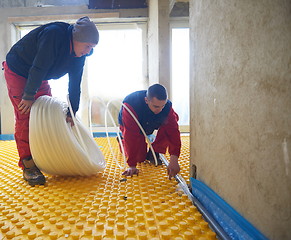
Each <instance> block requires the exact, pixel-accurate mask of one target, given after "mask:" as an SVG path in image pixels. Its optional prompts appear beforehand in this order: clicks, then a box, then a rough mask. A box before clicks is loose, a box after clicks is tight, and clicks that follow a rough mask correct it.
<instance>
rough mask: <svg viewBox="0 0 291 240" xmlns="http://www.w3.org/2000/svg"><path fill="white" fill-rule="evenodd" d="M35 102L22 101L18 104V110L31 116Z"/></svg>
mask: <svg viewBox="0 0 291 240" xmlns="http://www.w3.org/2000/svg"><path fill="white" fill-rule="evenodd" d="M33 102H34V100H24V99H22V100H21V102H20V103H19V104H18V109H19V111H21V114H29V112H30V109H31V106H32V104H33Z"/></svg>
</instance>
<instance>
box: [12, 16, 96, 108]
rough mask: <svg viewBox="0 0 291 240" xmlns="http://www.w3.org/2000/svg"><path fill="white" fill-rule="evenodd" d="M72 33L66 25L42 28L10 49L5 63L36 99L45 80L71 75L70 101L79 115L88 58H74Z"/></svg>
mask: <svg viewBox="0 0 291 240" xmlns="http://www.w3.org/2000/svg"><path fill="white" fill-rule="evenodd" d="M72 29H73V25H70V24H68V23H63V22H54V23H49V24H46V25H43V26H40V27H38V28H36V29H34V30H32V31H31V32H29V33H28V34H27V35H25V36H24V37H23V38H22V39H20V40H19V41H18V42H17V43H16V44H15V45H14V46H13V47H12V48H11V50H10V51H9V52H8V54H7V56H6V62H7V65H8V67H9V68H10V69H11V70H12V71H13V72H15V73H16V74H18V75H20V76H22V77H25V78H27V83H26V86H25V89H24V94H25V95H27V96H34V95H35V94H36V92H37V90H38V88H39V87H40V85H41V83H42V81H43V80H50V79H58V78H60V77H62V76H64V75H65V74H67V73H68V74H69V86H68V91H69V97H70V101H71V104H72V108H73V111H74V112H76V111H77V110H78V108H79V102H80V93H81V91H80V84H81V79H82V74H83V67H84V64H85V59H86V56H82V57H75V54H74V52H73V50H72V49H73V41H72ZM91 54H92V52H91Z"/></svg>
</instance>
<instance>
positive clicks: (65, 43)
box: [2, 17, 99, 186]
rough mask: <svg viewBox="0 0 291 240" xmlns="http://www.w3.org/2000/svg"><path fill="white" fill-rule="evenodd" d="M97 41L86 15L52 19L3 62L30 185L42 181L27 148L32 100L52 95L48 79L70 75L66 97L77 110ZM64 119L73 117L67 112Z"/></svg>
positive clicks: (22, 160) (17, 137)
mask: <svg viewBox="0 0 291 240" xmlns="http://www.w3.org/2000/svg"><path fill="white" fill-rule="evenodd" d="M98 41H99V33H98V30H97V28H96V26H95V24H94V23H93V22H92V21H90V19H89V18H88V17H82V18H80V19H79V20H78V21H77V22H76V23H75V24H72V25H71V24H68V23H64V22H53V23H49V24H45V25H43V26H40V27H38V28H36V29H34V30H32V31H31V32H29V33H28V34H27V35H25V36H24V37H23V38H22V39H20V40H19V41H18V42H17V43H16V44H15V45H14V46H12V48H11V49H10V51H9V52H8V54H7V56H6V61H4V62H3V63H2V65H3V68H4V76H5V79H6V83H7V88H8V95H9V97H10V100H11V102H12V104H13V107H14V112H15V120H16V122H15V134H14V136H15V140H16V144H17V149H18V153H19V158H20V160H19V163H18V165H19V166H20V167H21V168H22V169H23V177H24V179H25V180H26V181H28V183H29V184H30V185H32V186H33V185H38V184H44V183H45V177H44V176H43V174H42V173H41V172H40V171H39V169H38V168H37V167H36V165H35V164H34V161H33V159H32V156H31V152H30V148H29V113H30V109H31V106H32V104H33V102H34V101H35V100H36V99H37V98H38V97H40V96H42V95H49V96H51V89H50V86H49V84H48V80H50V79H58V78H60V77H62V76H63V75H65V74H67V73H68V75H69V86H68V91H69V99H70V102H71V105H72V109H73V112H74V113H76V112H77V110H78V108H79V101H80V84H81V80H82V74H83V67H84V63H85V59H86V57H87V56H89V55H90V54H92V52H93V48H94V47H95V46H96V45H97V43H98ZM66 120H67V122H71V124H72V118H71V116H70V115H69V114H68V116H67V119H66Z"/></svg>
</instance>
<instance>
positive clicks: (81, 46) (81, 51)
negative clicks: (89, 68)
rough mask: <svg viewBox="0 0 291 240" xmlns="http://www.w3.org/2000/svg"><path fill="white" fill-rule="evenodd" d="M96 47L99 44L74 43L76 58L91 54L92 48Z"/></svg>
mask: <svg viewBox="0 0 291 240" xmlns="http://www.w3.org/2000/svg"><path fill="white" fill-rule="evenodd" d="M96 45H97V44H93V43H84V42H78V41H74V52H75V54H76V57H82V56H84V55H87V54H89V53H90V52H91V50H92V48H94V47H95V46H96Z"/></svg>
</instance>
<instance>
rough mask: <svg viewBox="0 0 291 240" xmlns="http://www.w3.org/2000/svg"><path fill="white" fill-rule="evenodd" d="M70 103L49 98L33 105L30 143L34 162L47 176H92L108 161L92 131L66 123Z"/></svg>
mask: <svg viewBox="0 0 291 240" xmlns="http://www.w3.org/2000/svg"><path fill="white" fill-rule="evenodd" d="M67 107H68V106H67V104H66V103H64V102H62V101H60V100H58V99H57V98H53V97H49V96H41V97H39V98H38V99H37V100H36V101H35V102H34V104H33V105H32V108H31V112H30V120H29V142H30V150H31V154H32V157H33V160H34V162H35V164H36V165H37V167H38V168H39V169H40V170H41V171H43V172H44V173H48V174H51V175H62V176H75V175H80V176H90V175H93V174H96V173H97V172H100V171H103V170H104V169H105V167H106V162H105V159H104V156H103V154H102V152H101V151H100V149H99V146H98V145H97V143H96V142H95V140H94V138H93V137H92V135H91V134H90V132H89V131H88V130H87V129H86V128H85V127H84V126H83V125H82V124H81V123H80V122H79V121H78V120H77V119H76V120H75V122H74V124H75V126H73V127H71V125H70V123H67V122H66V111H67Z"/></svg>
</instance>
